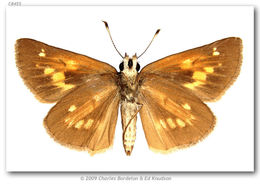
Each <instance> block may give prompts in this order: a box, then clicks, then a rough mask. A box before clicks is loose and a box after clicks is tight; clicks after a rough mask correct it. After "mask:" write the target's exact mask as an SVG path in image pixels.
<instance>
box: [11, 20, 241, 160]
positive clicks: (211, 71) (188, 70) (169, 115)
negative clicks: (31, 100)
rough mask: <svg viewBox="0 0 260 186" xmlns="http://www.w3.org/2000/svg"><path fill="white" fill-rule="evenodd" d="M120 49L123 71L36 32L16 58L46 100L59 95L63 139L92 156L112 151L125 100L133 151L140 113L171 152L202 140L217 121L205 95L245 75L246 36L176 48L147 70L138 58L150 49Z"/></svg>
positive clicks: (54, 122)
mask: <svg viewBox="0 0 260 186" xmlns="http://www.w3.org/2000/svg"><path fill="white" fill-rule="evenodd" d="M104 23H105V26H106V29H107V31H108V33H109V36H110V39H111V41H112V43H113V45H114V47H115V49H116V50H117V48H116V46H115V44H114V42H113V40H112V37H111V34H110V30H109V27H108V24H107V23H106V22H105V21H104ZM159 31H160V30H157V32H156V33H155V35H154V37H153V39H154V38H155V36H157V34H158V33H159ZM153 39H152V41H153ZM152 41H151V42H150V44H149V45H148V47H147V48H146V49H145V51H146V50H147V49H148V48H149V46H150V45H151V43H152ZM145 51H144V52H145ZM117 52H118V53H119V55H120V56H121V57H122V61H121V63H120V65H119V69H120V71H119V72H117V70H116V69H115V68H114V67H112V66H111V65H109V64H107V63H104V62H102V61H99V60H96V59H93V58H91V57H88V56H84V55H81V54H77V53H74V52H70V51H67V50H64V49H60V48H56V47H53V46H49V45H47V44H44V43H42V42H39V41H36V40H33V39H27V38H23V39H18V40H17V41H16V44H15V53H16V65H17V68H18V70H19V73H20V76H21V77H22V79H23V80H24V82H25V84H26V85H27V87H28V88H29V89H30V90H31V92H32V93H33V94H34V95H35V97H36V98H37V99H38V100H39V101H40V102H44V103H55V102H57V103H56V105H55V106H54V107H53V108H51V110H50V111H49V113H48V115H47V116H46V117H45V119H44V126H45V128H46V130H47V132H48V133H49V134H50V136H51V137H53V138H54V140H55V141H57V142H58V143H60V144H62V145H65V146H67V147H70V148H73V149H79V150H86V151H88V152H89V153H90V154H91V155H93V154H95V153H98V152H103V151H105V150H107V149H108V148H109V147H111V146H112V144H113V139H114V133H115V126H116V123H117V117H118V109H119V105H120V111H121V119H122V130H123V135H122V138H123V146H124V149H125V153H126V155H131V153H132V151H133V147H134V143H135V139H136V120H137V115H138V113H139V114H140V117H141V121H142V126H143V129H144V132H145V137H146V140H147V143H148V146H149V148H150V149H151V150H154V151H158V152H170V151H172V150H175V149H179V148H183V147H188V146H190V145H193V144H196V143H197V142H199V141H200V140H202V139H204V138H205V137H206V136H207V135H208V134H209V133H210V132H211V131H212V130H213V128H214V126H215V123H216V118H215V116H214V114H213V113H212V111H211V110H210V108H209V107H208V106H207V105H206V104H205V103H204V102H206V101H216V100H218V99H219V98H220V97H221V96H222V95H223V94H224V93H225V91H226V90H227V89H228V88H229V87H230V86H231V85H232V84H233V82H234V81H235V80H236V78H237V76H238V75H239V72H240V67H241V63H242V40H241V39H240V38H238V37H229V38H225V39H222V40H218V41H215V42H213V43H210V44H207V45H204V46H201V47H198V48H194V49H191V50H187V51H184V52H181V53H177V54H173V55H169V56H167V57H164V58H162V59H159V60H157V61H155V62H153V63H150V64H148V65H146V66H145V67H144V68H143V69H142V70H141V71H140V64H139V62H138V59H139V58H140V57H141V56H142V55H143V54H144V52H143V53H142V54H141V55H139V56H137V55H136V54H135V55H133V56H132V57H129V56H128V55H127V54H125V56H123V55H121V54H120V52H119V51H118V50H117Z"/></svg>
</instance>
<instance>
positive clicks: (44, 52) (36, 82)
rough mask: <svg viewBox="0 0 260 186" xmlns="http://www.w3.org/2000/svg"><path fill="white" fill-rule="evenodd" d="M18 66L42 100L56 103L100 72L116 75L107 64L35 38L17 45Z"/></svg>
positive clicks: (32, 89)
mask: <svg viewBox="0 0 260 186" xmlns="http://www.w3.org/2000/svg"><path fill="white" fill-rule="evenodd" d="M15 52H16V65H17V67H18V70H19V72H20V75H21V77H22V78H23V80H24V82H25V84H26V85H27V86H28V87H29V89H30V90H31V91H32V92H33V93H34V94H35V96H36V98H37V99H38V100H40V101H41V102H49V103H51V102H56V101H57V100H59V99H60V98H61V97H63V96H64V95H65V94H67V93H68V92H69V91H71V90H73V89H75V88H77V87H78V86H79V85H81V84H83V83H85V82H86V81H88V79H89V78H90V77H91V76H93V75H96V74H116V73H117V72H116V69H115V68H114V67H112V66H110V65H108V64H106V63H103V62H100V61H98V60H95V59H92V58H90V57H87V56H83V55H80V54H76V53H73V52H70V51H67V50H63V49H59V48H56V47H53V46H49V45H47V44H44V43H42V42H39V41H35V40H32V39H19V40H17V41H16V45H15Z"/></svg>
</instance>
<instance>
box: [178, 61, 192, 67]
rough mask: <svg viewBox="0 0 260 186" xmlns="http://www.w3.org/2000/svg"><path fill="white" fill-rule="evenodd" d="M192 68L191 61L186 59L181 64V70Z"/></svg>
mask: <svg viewBox="0 0 260 186" xmlns="http://www.w3.org/2000/svg"><path fill="white" fill-rule="evenodd" d="M191 67H192V60H191V59H186V60H184V61H183V62H182V64H181V69H190V68H191Z"/></svg>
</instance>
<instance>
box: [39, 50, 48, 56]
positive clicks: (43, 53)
mask: <svg viewBox="0 0 260 186" xmlns="http://www.w3.org/2000/svg"><path fill="white" fill-rule="evenodd" d="M38 55H39V56H40V57H45V56H46V53H45V50H44V49H43V48H42V49H41V52H40V53H39V54H38Z"/></svg>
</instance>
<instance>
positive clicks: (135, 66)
mask: <svg viewBox="0 0 260 186" xmlns="http://www.w3.org/2000/svg"><path fill="white" fill-rule="evenodd" d="M119 69H120V72H122V73H124V74H125V75H128V74H129V75H130V74H132V75H136V74H137V73H138V71H139V70H140V64H139V63H138V61H137V56H136V54H135V55H133V56H132V57H131V58H130V57H129V56H128V55H127V54H126V53H125V57H124V58H123V61H122V62H121V63H120V65H119Z"/></svg>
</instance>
